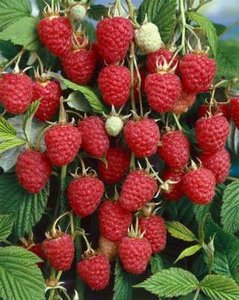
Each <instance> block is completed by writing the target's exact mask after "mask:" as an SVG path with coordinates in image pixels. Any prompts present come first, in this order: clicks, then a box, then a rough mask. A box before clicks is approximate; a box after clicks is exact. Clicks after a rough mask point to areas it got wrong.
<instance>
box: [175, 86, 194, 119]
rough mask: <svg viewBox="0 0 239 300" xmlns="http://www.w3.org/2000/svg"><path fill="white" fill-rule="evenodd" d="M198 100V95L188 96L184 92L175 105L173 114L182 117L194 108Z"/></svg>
mask: <svg viewBox="0 0 239 300" xmlns="http://www.w3.org/2000/svg"><path fill="white" fill-rule="evenodd" d="M195 100H196V94H188V93H186V92H184V91H182V94H181V96H180V97H179V99H178V101H177V102H176V103H175V104H174V106H173V108H172V112H174V113H175V114H177V115H181V114H183V113H186V112H187V111H188V109H189V108H190V107H191V106H193V104H194V102H195Z"/></svg>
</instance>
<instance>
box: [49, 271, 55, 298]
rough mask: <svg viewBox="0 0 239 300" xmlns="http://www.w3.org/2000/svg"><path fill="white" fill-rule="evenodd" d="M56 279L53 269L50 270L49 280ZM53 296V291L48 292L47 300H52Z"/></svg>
mask: <svg viewBox="0 0 239 300" xmlns="http://www.w3.org/2000/svg"><path fill="white" fill-rule="evenodd" d="M55 278H56V270H55V269H54V268H51V275H50V280H55ZM54 295H55V289H51V290H50V295H49V300H53V299H54Z"/></svg>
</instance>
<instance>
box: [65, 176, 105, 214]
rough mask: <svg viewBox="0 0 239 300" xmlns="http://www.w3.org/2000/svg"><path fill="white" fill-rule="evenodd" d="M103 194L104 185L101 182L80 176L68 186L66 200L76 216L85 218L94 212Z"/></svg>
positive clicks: (93, 178)
mask: <svg viewBox="0 0 239 300" xmlns="http://www.w3.org/2000/svg"><path fill="white" fill-rule="evenodd" d="M103 193H104V184H103V182H102V181H101V180H99V179H98V178H95V177H91V176H84V177H83V176H81V177H79V178H76V179H74V180H73V181H72V182H71V183H70V184H69V186H68V189H67V199H68V201H69V204H70V206H71V208H72V209H73V211H74V213H75V214H76V215H79V216H81V217H86V216H89V215H91V214H92V213H93V212H94V211H95V209H96V208H97V206H98V204H99V203H100V200H101V198H102V196H103Z"/></svg>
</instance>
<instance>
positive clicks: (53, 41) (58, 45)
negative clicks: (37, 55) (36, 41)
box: [38, 16, 73, 56]
mask: <svg viewBox="0 0 239 300" xmlns="http://www.w3.org/2000/svg"><path fill="white" fill-rule="evenodd" d="M72 32H73V30H72V26H71V22H70V20H69V19H68V18H67V17H60V16H51V17H45V18H44V19H42V20H40V22H39V24H38V34H39V37H40V40H41V42H42V44H43V45H44V46H45V47H46V48H48V50H49V51H50V52H51V53H52V54H54V55H56V56H63V55H65V54H66V53H67V52H68V51H70V49H71V37H72Z"/></svg>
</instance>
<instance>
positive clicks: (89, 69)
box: [61, 49, 96, 84]
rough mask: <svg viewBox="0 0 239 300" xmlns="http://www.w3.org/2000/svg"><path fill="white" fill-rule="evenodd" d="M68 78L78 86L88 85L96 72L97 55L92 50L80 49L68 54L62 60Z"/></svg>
mask: <svg viewBox="0 0 239 300" xmlns="http://www.w3.org/2000/svg"><path fill="white" fill-rule="evenodd" d="M61 63H62V66H63V69H64V72H65V73H66V76H67V78H68V79H70V80H71V81H73V82H75V83H77V84H87V83H89V82H90V81H91V79H92V77H93V75H94V71H95V65H96V60H95V53H94V51H92V50H86V49H78V50H75V51H71V52H68V53H67V54H66V55H64V56H63V57H62V58H61Z"/></svg>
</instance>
